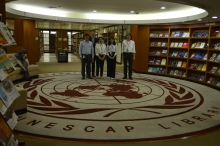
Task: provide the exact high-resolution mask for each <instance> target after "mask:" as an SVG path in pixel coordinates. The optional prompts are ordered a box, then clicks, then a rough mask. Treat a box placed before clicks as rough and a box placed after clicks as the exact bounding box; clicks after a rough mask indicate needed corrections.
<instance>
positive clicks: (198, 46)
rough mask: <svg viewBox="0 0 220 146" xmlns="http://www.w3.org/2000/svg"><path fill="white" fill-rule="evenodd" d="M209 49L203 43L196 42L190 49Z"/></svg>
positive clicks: (207, 45)
mask: <svg viewBox="0 0 220 146" xmlns="http://www.w3.org/2000/svg"><path fill="white" fill-rule="evenodd" d="M208 47H209V44H207V43H205V42H197V43H193V44H192V45H191V48H201V49H203V48H208Z"/></svg>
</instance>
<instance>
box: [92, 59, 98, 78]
mask: <svg viewBox="0 0 220 146" xmlns="http://www.w3.org/2000/svg"><path fill="white" fill-rule="evenodd" d="M96 59H97V57H96V56H94V61H93V62H92V75H93V76H94V75H95V63H96Z"/></svg>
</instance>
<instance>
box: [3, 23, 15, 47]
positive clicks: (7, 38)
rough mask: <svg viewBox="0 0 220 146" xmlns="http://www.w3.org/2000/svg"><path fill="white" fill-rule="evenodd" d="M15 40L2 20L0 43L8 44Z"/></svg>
mask: <svg viewBox="0 0 220 146" xmlns="http://www.w3.org/2000/svg"><path fill="white" fill-rule="evenodd" d="M14 43H15V40H14V38H13V37H12V35H11V33H10V32H9V30H8V28H7V26H6V25H5V24H4V23H2V22H0V45H2V46H8V45H11V44H14Z"/></svg>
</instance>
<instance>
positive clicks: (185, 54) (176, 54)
mask: <svg viewBox="0 0 220 146" xmlns="http://www.w3.org/2000/svg"><path fill="white" fill-rule="evenodd" d="M170 57H184V58H187V57H188V52H186V51H170Z"/></svg>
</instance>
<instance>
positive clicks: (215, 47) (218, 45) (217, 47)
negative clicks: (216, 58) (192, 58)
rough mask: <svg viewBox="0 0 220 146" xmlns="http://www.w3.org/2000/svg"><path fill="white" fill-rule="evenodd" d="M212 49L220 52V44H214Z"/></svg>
mask: <svg viewBox="0 0 220 146" xmlns="http://www.w3.org/2000/svg"><path fill="white" fill-rule="evenodd" d="M211 49H215V50H220V43H216V44H213V45H212V47H211Z"/></svg>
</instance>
